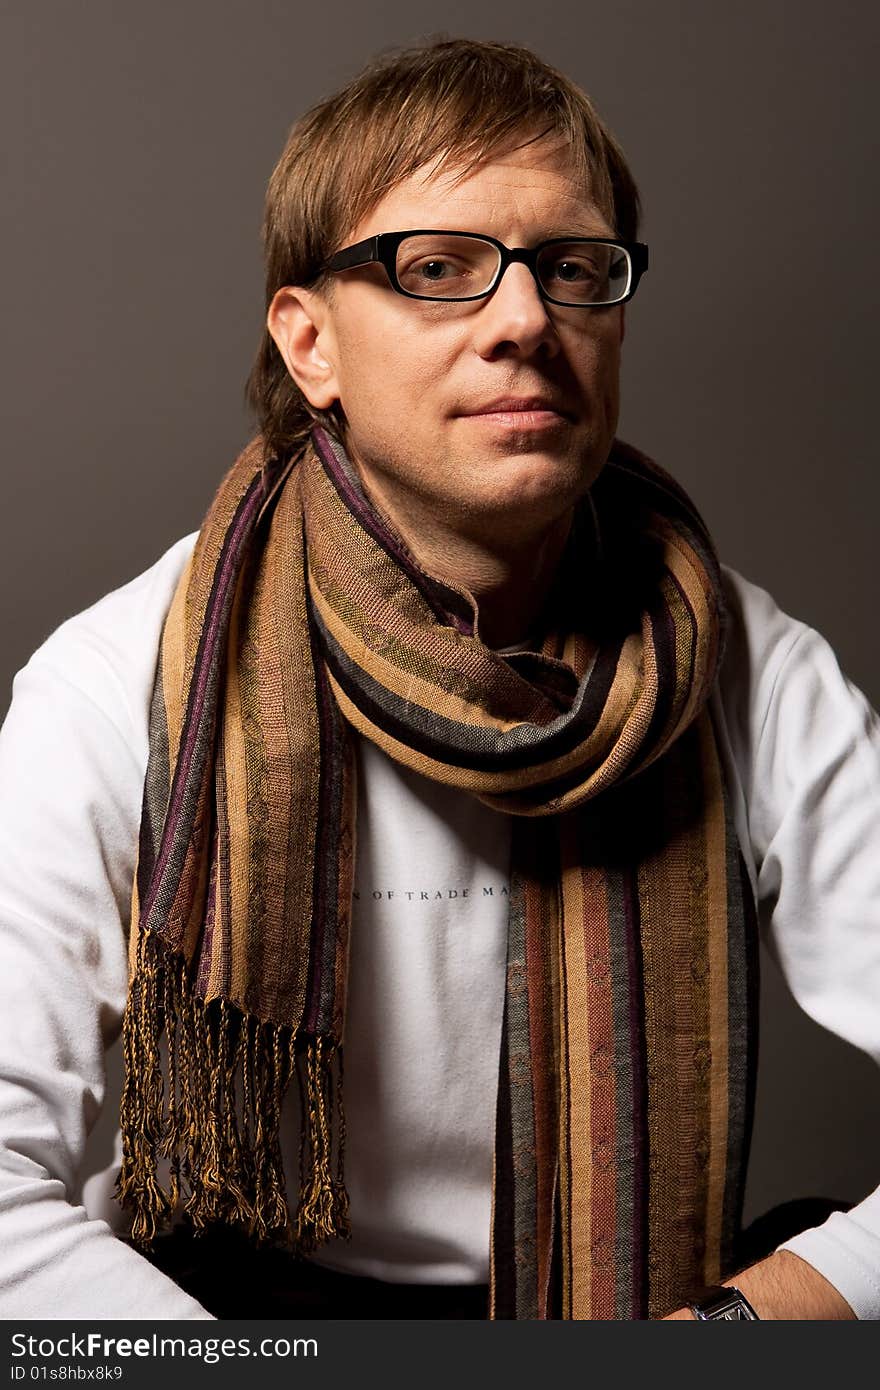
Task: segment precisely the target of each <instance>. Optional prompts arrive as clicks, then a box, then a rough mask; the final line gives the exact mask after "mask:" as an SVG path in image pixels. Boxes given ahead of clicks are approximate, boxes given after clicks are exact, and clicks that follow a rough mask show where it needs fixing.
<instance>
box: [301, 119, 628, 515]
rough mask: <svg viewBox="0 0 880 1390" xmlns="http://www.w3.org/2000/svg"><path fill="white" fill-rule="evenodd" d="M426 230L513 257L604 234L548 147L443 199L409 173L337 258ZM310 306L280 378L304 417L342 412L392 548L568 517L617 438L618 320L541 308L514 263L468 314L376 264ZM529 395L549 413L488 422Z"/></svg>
mask: <svg viewBox="0 0 880 1390" xmlns="http://www.w3.org/2000/svg"><path fill="white" fill-rule="evenodd" d="M431 227H436V228H444V229H453V230H457V231H471V232H486V233H489V234H490V235H492V236H494V237H497V238H498V239H499V240H500V241H502V242H504V243H505V244H506V245H508V246H526V247H531V246H534V245H535V244H536V243H537V242H539V241H543V240H546V239H548V238H551V237H562V236H565V235H567V234H571V235H581V236H590V235H594V236H610V235H614V230H613V228H611V227H609V225H608V223H607V221H606V220H605V218H604V217H603V215H602V214H601V213H600V211H599V210H598V208H597V207H596V206H595V205H594V204H593V203H592V202H591V201H590V199H589V197H588V196H587V195H586V194H585V192H584V190H583V188H582V186H578V185H576V183H575V181H574V174H573V171H572V169H571V166H570V163H569V160H568V159H567V158H566V156H565V153H564V151H563V150H562V148H561V147H560V146H559V144H558V141H557V140H556V139H547V138H545V139H541V140H539V141H536V142H534V143H533V144H530V145H526V146H525V147H524V148H522V149H519V150H514V151H512V152H510V153H507V154H502V155H499V156H497V157H496V158H494V159H492V160H491V162H489V163H488V164H486V165H484V166H483V167H481V168H479V169H477V170H476V171H475V172H473V173H471V174H470V175H469V176H468V177H467V178H466V179H464V180H463V181H462V182H460V183H458V184H456V185H453V182H452V178H451V177H450V175H449V174H448V173H447V174H443V175H441V176H439V177H438V176H435V175H432V174H431V173H430V172H428V173H423V172H421V171H419V172H417V173H416V174H415V175H413V176H412V177H410V178H409V179H407V180H406V181H405V182H404V183H401V184H399V185H398V186H397V187H395V188H393V189H392V190H391V191H390V192H388V193H387V194H386V195H385V196H384V197H383V198H382V200H381V201H380V202H379V203H378V204H377V205H376V207H374V208H373V210H372V211H371V212H370V213H369V214H368V215H367V216H366V217H365V218H364V219H363V221H362V222H361V223H360V224H359V225H358V226H357V227H355V228H353V229H352V231H351V233H350V234H349V235H348V236H347V237H346V238H345V239H344V244H345V245H349V244H351V243H352V242H355V241H360V240H361V239H362V238H364V237H368V236H372V235H373V234H374V233H376V232H389V231H403V230H405V229H410V228H431ZM309 302H310V303H311V308H312V312H313V314H314V317H315V322H316V326H317V334H316V336H315V338H314V343H313V347H312V353H311V358H310V359H309V362H308V370H307V372H306V373H305V378H304V377H303V376H301V375H300V374H299V373H298V372H296V371H295V372H294V374H295V375H296V376H297V379H298V380H299V382H300V385H301V386H303V388H304V389H305V393H306V395H307V397H308V398H309V399H310V400H311V403H312V404H313V405H316V406H318V407H319V408H324V409H326V408H327V407H328V406H329V405H331V404H333V402H334V401H336V400H338V401H339V402H340V403H341V406H342V410H343V411H344V414H345V419H346V422H347V432H346V445H347V447H348V450H349V452H350V454H351V456H352V458H353V460H354V461H355V463H356V465H357V467H358V469H359V471H360V474H361V477H362V479H363V482H364V484H365V486H366V489H367V491H368V493H369V494H370V495H371V496H372V497H373V499H374V501H375V502H377V503H378V504H379V505H380V506H381V507H383V509H384V510H386V511H387V512H388V514H389V515H390V516H391V517H392V518H393V519H396V520H398V522H399V523H400V524H401V525H402V527H403V529H404V532H405V533H406V532H407V531H409V532H410V533H411V534H412V533H413V531H415V533H416V534H418V532H419V528H424V527H425V526H430V525H431V524H432V523H437V522H439V523H441V524H443V525H445V526H447V527H449V528H451V529H454V530H457V531H459V532H460V533H461V534H472V535H478V534H480V533H481V532H482V533H483V534H485V533H486V528H487V526H490V525H495V526H497V527H499V528H500V529H501V530H506V531H508V532H509V533H511V534H512V533H515V532H517V531H518V530H520V529H522V528H524V529H526V530H532V531H534V528H535V527H536V526H542V525H543V526H546V525H552V524H553V523H554V522H556V521H558V520H559V518H560V517H562V516H564V515H565V514H567V513H568V512H569V511H570V509H571V507H572V506H573V504H574V503H575V502H576V501H577V499H578V498H579V497H581V496H582V495H583V493H584V492H585V491H586V489H587V488H588V487H589V486H590V484H591V483H592V482H593V481H594V479H595V478H596V476H597V475H598V473H599V471H600V469H601V468H602V465H603V464H604V462H605V460H606V458H607V456H608V451H609V448H610V445H611V441H612V439H613V436H614V433H615V429H616V425H617V415H618V399H619V391H618V379H619V363H620V345H621V341H622V338H623V308H622V306H615V307H612V308H608V309H590V308H577V307H561V306H557V305H552V304H547V303H545V302H544V301H543V300H542V299H541V297H540V295H539V293H538V287H537V285H536V283H535V281H534V278H533V277H532V274H531V272H530V270H529V269H528V268H527V267H526V266H524V265H519V264H515V265H511V266H509V267H508V269H507V271H506V272H505V274H504V276H503V278H502V279H501V282H500V284H498V285H497V287H496V288H495V290H494V291H493V293H492V294H491V295H489V297H488V298H486V299H482V300H476V301H473V302H471V303H459V304H456V303H436V302H430V301H422V300H414V299H407V298H405V297H404V296H402V295H400V294H397V293H395V292H394V290H393V289H392V288H391V286H390V284H389V283H388V280H387V277H386V275H385V271H384V269H383V268H382V267H381V266H379V265H370V266H365V267H360V268H357V269H354V270H349V271H346V272H344V273H342V274H339V275H336V276H335V277H334V284H333V293H332V296H331V298H330V300H329V302H327V301H324V300H321V301H318V299H317V297H314V298H312V299H310V301H309ZM282 351H283V348H282ZM321 363H323V364H324V366H323V368H320V369H318V370H317V375H316V374H315V371H313V368H315V367H316V364H321ZM288 365H290V361H289V363H288ZM533 396H540V397H542V398H549V400H550V401H551V402H552V403H553V404H554V405H555V407H556V409H555V410H551V411H550V412H549V413H548V412H547V411H544V412H542V413H541V415H540V416H539V417H538V418H535V416H534V413H533V414H532V416H531V417H529V418H530V419H531V422H532V423H529V424H526V425H525V426H524V424H523V421H525V420H526V419H527V417H526V415H525V414H524V413H523V412H521V411H520V412H518V413H515V414H514V416H513V418H511V414H510V412H506V413H499V412H498V411H495V412H492V411H490V410H487V407H489V406H490V405H491V404H492V403H493V402H494V401H496V400H497V399H498V398H499V397H517V398H526V397H533Z"/></svg>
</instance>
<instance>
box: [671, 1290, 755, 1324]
mask: <svg viewBox="0 0 880 1390" xmlns="http://www.w3.org/2000/svg"><path fill="white" fill-rule="evenodd" d="M687 1306H688V1308H690V1310H691V1312H692V1313H693V1315H694V1317H695V1318H696V1319H697V1320H698V1321H699V1322H760V1318H759V1317H758V1314H757V1313H756V1312H755V1310H754V1308H753V1307H752V1305H751V1303H750V1302H749V1300H748V1299H747V1298H746V1296H745V1294H744V1293H741V1292H740V1290H739V1289H735V1288H726V1287H725V1286H724V1285H721V1284H713V1285H711V1286H710V1287H709V1288H706V1289H701V1290H700V1292H699V1293H698V1294H697V1295H696V1296H695V1297H694V1298H693V1299H691V1301H690V1302H689V1303H688V1305H687Z"/></svg>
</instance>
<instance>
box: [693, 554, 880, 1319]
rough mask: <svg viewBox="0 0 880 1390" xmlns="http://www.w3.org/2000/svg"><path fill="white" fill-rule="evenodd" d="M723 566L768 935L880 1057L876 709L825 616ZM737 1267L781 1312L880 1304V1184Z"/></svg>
mask: <svg viewBox="0 0 880 1390" xmlns="http://www.w3.org/2000/svg"><path fill="white" fill-rule="evenodd" d="M726 577H727V583H728V586H729V587H728V592H729V598H730V606H731V613H732V617H733V621H732V624H731V629H730V635H731V642H730V646H729V649H728V651H727V653H726V655H725V668H724V677H723V679H722V681H721V684H720V693H721V698H722V703H723V707H724V717H723V724H724V726H725V727H726V729H727V731H728V733H729V736H730V738H731V742H732V753H733V758H734V763H735V766H736V769H737V773H738V778H739V781H740V784H741V786H742V789H743V791H744V794H745V802H746V817H747V819H746V824H745V825H744V826H740V831H741V834H743V835H744V839H745V840H746V841H747V843H748V845H750V847H751V851H752V854H753V858H754V864H755V869H756V879H757V882H756V889H757V898H758V904H759V911H760V915H761V922H762V926H763V929H764V932H765V938H766V940H767V943H768V945H769V946H770V949H771V951H772V953H773V955H774V956H775V957H776V960H777V962H778V964H779V965H780V967H781V969H782V971H783V974H784V976H785V979H786V981H787V983H788V986H789V988H790V989H791V992H792V994H793V995H794V997H795V999H796V1000H797V1002H798V1004H800V1006H801V1007H802V1008H803V1009H804V1010H805V1012H806V1013H808V1014H809V1015H810V1016H811V1017H812V1018H814V1019H815V1020H816V1021H817V1022H818V1023H820V1024H821V1025H822V1026H823V1027H824V1028H826V1029H828V1030H829V1031H830V1032H832V1033H835V1034H837V1035H838V1036H839V1037H841V1038H844V1039H846V1040H847V1041H848V1042H850V1043H852V1044H854V1045H855V1046H856V1047H859V1048H861V1049H862V1050H863V1051H864V1052H866V1053H867V1054H868V1055H869V1056H871V1057H873V1058H874V1059H875V1060H877V1061H880V1011H878V1009H877V999H878V997H880V853H878V848H880V838H878V817H877V808H878V806H880V720H878V716H877V714H876V713H875V711H874V710H873V709H872V708H871V706H870V704H869V702H868V701H867V700H866V699H865V697H864V695H863V694H862V693H861V691H859V690H858V689H857V688H856V687H855V686H854V685H853V684H852V683H851V682H850V681H849V680H848V679H847V678H846V676H845V675H844V673H843V672H842V671H841V669H840V665H839V663H838V661H837V658H836V655H835V653H834V651H833V650H832V648H831V647H830V645H829V644H828V642H827V641H826V640H825V639H824V638H823V637H822V636H821V635H820V634H819V633H818V632H816V631H814V630H813V629H812V628H810V627H808V626H806V625H805V624H803V623H800V622H797V621H795V620H794V619H792V618H790V617H788V616H787V615H786V614H784V613H783V612H782V611H781V610H780V609H779V607H778V605H776V604H775V603H774V601H773V600H772V598H771V597H770V595H769V594H767V593H765V592H764V591H763V590H761V589H759V588H758V587H757V586H754V585H751V584H749V583H748V582H747V581H745V580H743V579H742V578H741V577H740V576H737V575H735V574H734V573H733V572H731V571H727V572H726ZM853 1138H854V1140H857V1138H858V1136H857V1135H854V1136H853ZM789 1195H790V1196H791V1197H795V1196H798V1195H802V1194H798V1193H797V1192H791V1193H790V1194H789ZM811 1195H814V1196H822V1195H826V1194H822V1193H819V1192H814V1193H812V1194H811ZM738 1278H739V1279H741V1280H742V1281H743V1284H742V1288H743V1293H746V1296H747V1297H749V1294H748V1293H747V1291H746V1287H745V1286H746V1284H748V1285H749V1286H750V1288H751V1289H752V1291H753V1292H754V1294H755V1300H756V1301H755V1308H756V1310H757V1311H758V1313H759V1314H761V1307H760V1306H759V1305H760V1304H761V1303H762V1302H763V1304H764V1306H765V1308H766V1309H767V1312H766V1316H768V1317H771V1318H772V1317H786V1318H788V1317H790V1318H801V1317H811V1316H818V1317H822V1318H825V1317H839V1316H851V1315H855V1316H857V1317H859V1318H872V1319H874V1318H878V1317H880V1188H878V1189H877V1191H876V1192H874V1193H872V1194H870V1195H869V1196H867V1197H866V1198H865V1199H864V1200H863V1201H861V1202H859V1203H858V1204H857V1205H855V1206H854V1207H852V1208H851V1209H850V1210H849V1211H847V1212H835V1213H834V1214H833V1215H832V1216H831V1217H830V1218H829V1219H828V1220H827V1221H826V1222H825V1224H824V1225H822V1226H820V1227H817V1228H815V1229H813V1230H809V1231H804V1232H802V1233H801V1234H799V1235H797V1236H795V1237H793V1238H791V1239H789V1240H786V1241H785V1242H783V1244H782V1247H781V1248H780V1250H778V1251H777V1252H776V1253H775V1254H773V1255H771V1256H770V1257H769V1258H768V1259H766V1260H763V1261H761V1262H760V1263H759V1264H757V1265H755V1266H753V1267H752V1268H750V1269H749V1270H746V1271H744V1272H743V1273H742V1274H741V1275H739V1276H738ZM729 1282H737V1281H736V1279H734V1280H732V1281H729ZM810 1309H812V1310H816V1311H814V1312H810V1311H806V1310H810ZM798 1310H804V1311H798ZM835 1310H836V1311H835ZM682 1316H690V1315H689V1314H688V1313H685V1314H682Z"/></svg>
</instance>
